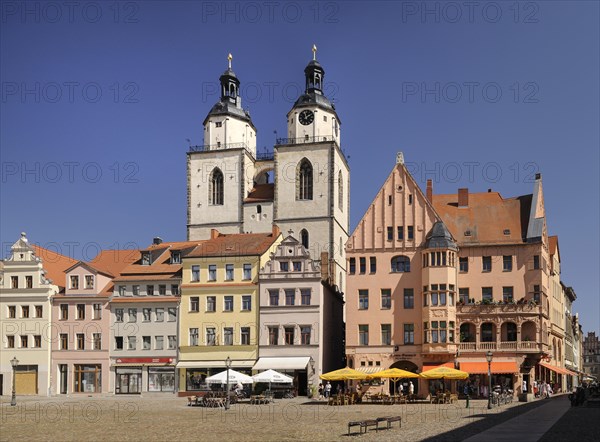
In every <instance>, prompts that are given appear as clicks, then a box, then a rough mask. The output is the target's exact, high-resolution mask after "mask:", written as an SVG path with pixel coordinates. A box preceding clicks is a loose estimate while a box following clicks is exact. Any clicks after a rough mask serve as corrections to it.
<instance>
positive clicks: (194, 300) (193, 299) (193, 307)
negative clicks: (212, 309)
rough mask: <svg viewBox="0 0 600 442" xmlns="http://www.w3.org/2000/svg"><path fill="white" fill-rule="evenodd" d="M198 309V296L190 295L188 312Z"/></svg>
mask: <svg viewBox="0 0 600 442" xmlns="http://www.w3.org/2000/svg"><path fill="white" fill-rule="evenodd" d="M198 311H200V298H199V297H198V296H192V297H191V298H190V312H198Z"/></svg>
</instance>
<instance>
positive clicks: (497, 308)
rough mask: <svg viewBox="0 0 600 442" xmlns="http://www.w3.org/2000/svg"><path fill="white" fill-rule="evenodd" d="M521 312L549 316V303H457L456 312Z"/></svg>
mask: <svg viewBox="0 0 600 442" xmlns="http://www.w3.org/2000/svg"><path fill="white" fill-rule="evenodd" d="M515 313H520V314H524V315H540V314H541V315H544V316H545V317H548V306H547V303H545V305H544V303H542V304H538V303H536V302H533V301H531V302H529V301H528V302H525V303H522V304H517V303H508V304H504V303H501V304H496V303H493V304H485V303H480V304H460V303H459V304H457V306H456V314H458V315H461V314H462V315H477V316H479V315H502V314H515Z"/></svg>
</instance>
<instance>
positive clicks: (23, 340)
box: [21, 335, 29, 348]
mask: <svg viewBox="0 0 600 442" xmlns="http://www.w3.org/2000/svg"><path fill="white" fill-rule="evenodd" d="M27 347H29V339H28V337H27V335H23V336H21V348H27Z"/></svg>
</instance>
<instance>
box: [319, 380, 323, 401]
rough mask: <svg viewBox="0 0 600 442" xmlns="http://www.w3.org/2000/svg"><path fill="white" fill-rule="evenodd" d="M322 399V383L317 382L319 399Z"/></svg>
mask: <svg viewBox="0 0 600 442" xmlns="http://www.w3.org/2000/svg"><path fill="white" fill-rule="evenodd" d="M321 399H323V383H322V382H320V383H319V400H321Z"/></svg>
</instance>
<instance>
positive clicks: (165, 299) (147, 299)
mask: <svg viewBox="0 0 600 442" xmlns="http://www.w3.org/2000/svg"><path fill="white" fill-rule="evenodd" d="M178 301H179V298H178V297H176V296H162V297H161V296H143V297H131V298H130V297H123V298H121V297H119V298H113V299H112V300H111V301H110V302H111V303H130V302H178Z"/></svg>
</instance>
